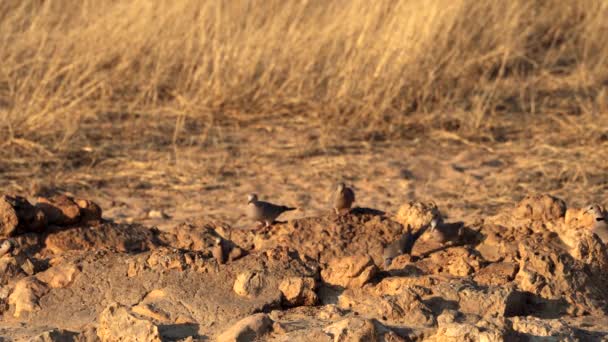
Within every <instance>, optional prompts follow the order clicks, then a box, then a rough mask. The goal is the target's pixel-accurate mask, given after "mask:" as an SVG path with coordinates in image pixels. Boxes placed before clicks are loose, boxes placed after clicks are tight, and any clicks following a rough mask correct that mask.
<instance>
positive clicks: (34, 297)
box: [8, 277, 48, 317]
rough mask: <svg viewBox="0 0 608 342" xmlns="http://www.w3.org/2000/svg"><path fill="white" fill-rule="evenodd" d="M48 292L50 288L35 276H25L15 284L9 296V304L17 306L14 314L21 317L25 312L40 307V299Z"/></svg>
mask: <svg viewBox="0 0 608 342" xmlns="http://www.w3.org/2000/svg"><path fill="white" fill-rule="evenodd" d="M47 292H48V288H47V287H46V286H45V285H44V284H43V283H41V282H40V281H39V280H38V279H36V278H34V277H28V278H23V279H21V280H19V281H18V282H17V283H16V284H15V288H14V289H13V292H12V293H11V295H10V296H9V297H8V303H9V305H13V306H14V307H15V312H14V314H13V316H15V317H21V314H23V313H29V312H34V311H36V310H38V309H39V306H38V299H40V297H42V296H43V295H44V294H46V293H47Z"/></svg>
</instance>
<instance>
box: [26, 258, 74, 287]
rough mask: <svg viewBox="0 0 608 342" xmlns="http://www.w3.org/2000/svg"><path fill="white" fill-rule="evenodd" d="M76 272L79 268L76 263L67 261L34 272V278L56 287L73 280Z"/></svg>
mask: <svg viewBox="0 0 608 342" xmlns="http://www.w3.org/2000/svg"><path fill="white" fill-rule="evenodd" d="M78 272H79V270H78V267H76V265H73V264H69V263H68V264H60V265H57V266H53V267H50V268H49V269H47V270H46V271H44V272H40V273H38V274H36V278H38V280H40V281H41V282H43V283H45V284H47V285H48V286H49V287H51V288H53V289H57V288H64V287H66V286H68V285H69V284H70V283H71V282H72V281H73V280H74V277H76V275H77V274H78Z"/></svg>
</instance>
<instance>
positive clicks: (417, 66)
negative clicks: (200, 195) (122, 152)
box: [0, 0, 608, 141]
mask: <svg viewBox="0 0 608 342" xmlns="http://www.w3.org/2000/svg"><path fill="white" fill-rule="evenodd" d="M606 18H608V2H607V1H605V0H563V1H550V0H545V1H543V0H536V1H534V0H532V1H531V0H512V1H478V0H426V1H417V0H410V1H369V0H336V1H325V0H304V1H285V0H257V1H256V0H243V1H199V0H177V1H165V0H162V1H150V0H127V1H112V0H83V1H68V0H55V1H42V0H6V1H1V2H0V46H1V47H2V48H1V49H0V61H1V62H0V127H2V128H1V129H0V132H7V133H8V134H9V139H10V138H22V137H25V138H30V137H37V138H38V139H42V138H45V137H55V138H57V137H59V138H63V139H62V140H60V141H65V140H66V139H68V138H69V137H70V136H71V135H72V134H73V133H74V132H75V131H77V129H78V127H79V122H80V121H81V120H82V119H83V118H90V119H92V120H95V117H96V115H97V114H98V113H103V112H121V113H143V114H144V115H153V116H155V117H156V116H157V115H167V116H171V117H172V118H175V117H177V118H178V120H179V118H180V117H181V118H183V117H185V116H191V117H202V118H203V119H206V120H207V123H208V125H212V124H213V123H214V122H216V121H217V120H223V119H225V118H228V117H230V115H233V116H234V115H256V114H260V113H273V112H277V111H282V112H285V111H287V112H293V113H305V114H307V115H310V118H311V120H312V119H317V120H319V119H321V120H323V121H324V122H327V123H328V124H330V125H346V126H347V127H360V128H364V129H365V130H381V131H385V132H392V133H395V132H397V133H398V130H399V129H400V124H401V123H402V122H403V121H404V120H406V119H407V117H408V116H407V114H410V113H429V114H437V113H442V114H443V115H446V116H450V115H455V116H461V117H462V118H464V119H466V124H467V125H468V126H469V127H472V128H479V127H483V126H484V123H485V122H486V121H487V120H489V119H490V118H493V117H495V114H496V113H531V114H546V113H554V112H566V113H591V114H593V113H595V114H597V113H606V110H607V108H608V103H607V102H608V100H607V97H608V44H607V43H606V37H608V22H607V21H606V20H605V19H606ZM178 123H179V121H178ZM54 141H57V140H54Z"/></svg>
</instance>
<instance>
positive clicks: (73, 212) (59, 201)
mask: <svg viewBox="0 0 608 342" xmlns="http://www.w3.org/2000/svg"><path fill="white" fill-rule="evenodd" d="M36 207H37V208H39V209H41V210H42V211H43V212H44V214H45V216H46V217H47V219H48V222H49V223H51V224H56V225H59V226H65V225H71V224H75V223H77V222H78V221H79V220H80V207H79V206H78V204H76V203H75V202H74V199H72V198H71V197H68V196H66V195H55V196H52V197H50V198H45V197H38V203H37V204H36Z"/></svg>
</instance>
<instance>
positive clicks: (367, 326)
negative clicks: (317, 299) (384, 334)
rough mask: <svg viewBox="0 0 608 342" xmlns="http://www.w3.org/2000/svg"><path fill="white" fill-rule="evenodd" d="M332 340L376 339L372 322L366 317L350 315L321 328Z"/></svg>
mask: <svg viewBox="0 0 608 342" xmlns="http://www.w3.org/2000/svg"><path fill="white" fill-rule="evenodd" d="M323 331H324V332H325V333H326V334H328V335H329V336H331V337H333V340H334V342H346V341H348V342H373V341H378V338H377V331H376V327H375V326H374V323H373V322H372V321H370V320H368V319H362V318H358V317H350V318H346V319H343V320H341V321H338V322H336V323H333V324H331V325H329V326H327V327H325V328H324V329H323Z"/></svg>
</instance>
